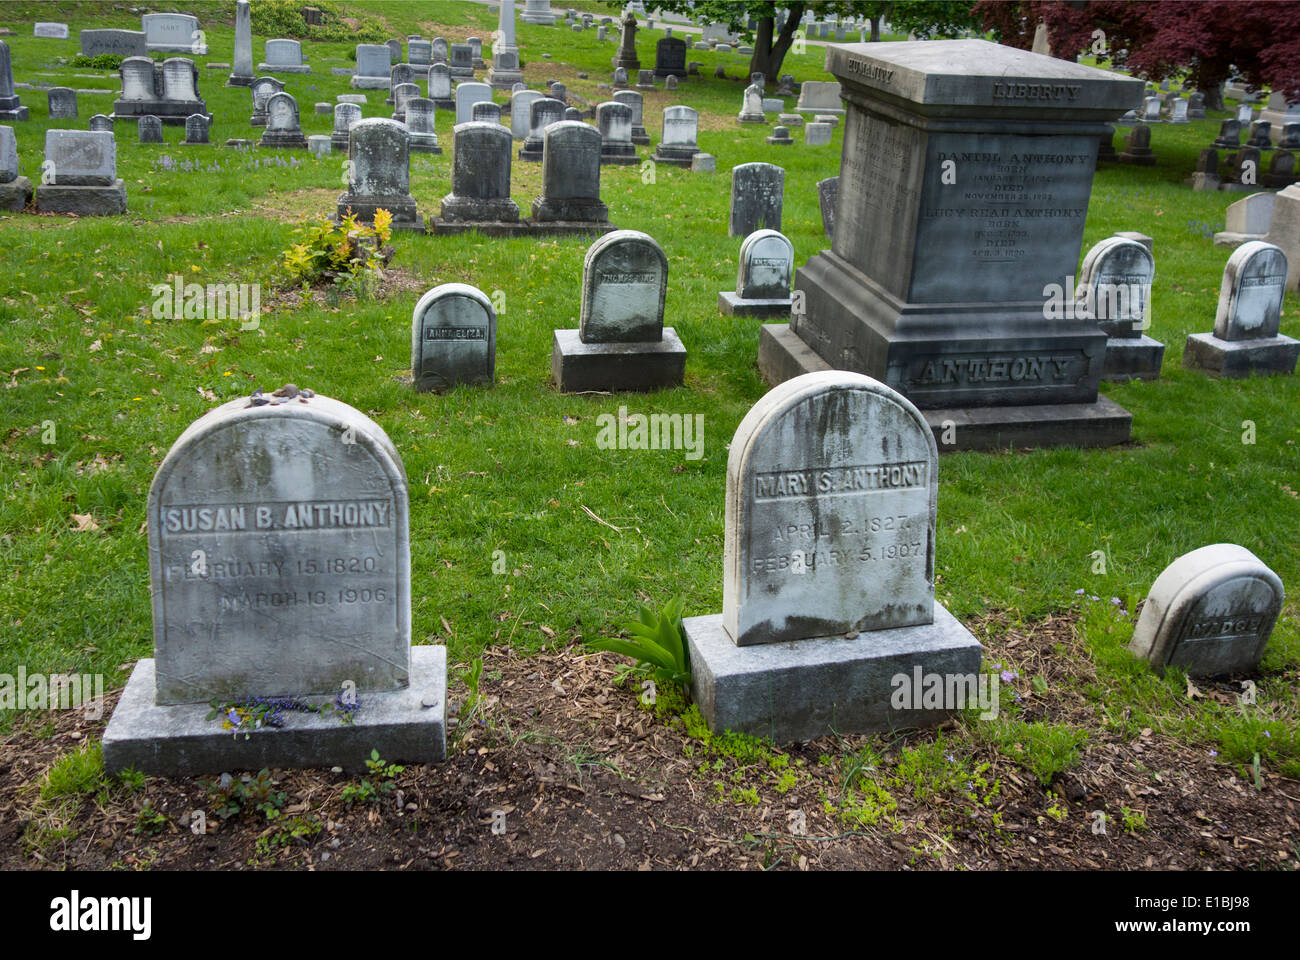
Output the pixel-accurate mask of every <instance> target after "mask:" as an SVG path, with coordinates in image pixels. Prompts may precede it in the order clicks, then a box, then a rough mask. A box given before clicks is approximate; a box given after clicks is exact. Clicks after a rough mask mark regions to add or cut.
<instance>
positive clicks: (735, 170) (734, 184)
mask: <svg viewBox="0 0 1300 960" xmlns="http://www.w3.org/2000/svg"><path fill="white" fill-rule="evenodd" d="M784 198H785V170H783V169H782V168H781V167H778V166H776V165H775V164H771V163H742V164H740V165H739V166H735V167H732V168H731V216H730V227H729V230H728V234H729V235H730V236H733V237H747V236H749V235H750V234H751V233H753V232H754V231H755V230H759V229H762V228H767V229H769V230H780V229H781V204H782V201H783V200H784Z"/></svg>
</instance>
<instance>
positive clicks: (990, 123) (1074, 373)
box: [759, 40, 1142, 450]
mask: <svg viewBox="0 0 1300 960" xmlns="http://www.w3.org/2000/svg"><path fill="white" fill-rule="evenodd" d="M826 65H827V69H828V72H829V73H831V74H832V75H833V76H835V77H836V78H837V79H838V80H839V81H840V83H841V84H842V85H843V87H842V89H843V92H844V93H845V95H846V100H847V102H848V104H849V108H848V113H847V116H846V118H845V131H844V144H843V148H842V151H841V159H840V168H841V169H840V199H839V203H838V204H837V206H836V222H835V228H834V234H833V238H832V245H831V247H832V248H831V249H830V250H826V251H822V252H820V253H818V254H816V255H814V256H813V257H812V258H811V259H810V260H809V261H808V262H807V263H806V264H805V265H804V266H803V267H801V268H799V270H797V271H796V278H795V283H794V288H795V289H796V290H798V291H800V293H801V294H802V297H801V299H802V309H801V310H798V311H793V312H792V314H791V323H790V324H789V325H788V326H786V325H781V324H765V325H764V326H763V328H762V330H761V331H760V344H759V367H760V370H761V371H762V373H763V375H764V376H765V377H766V378H767V379H768V382H774V383H779V382H781V381H783V380H786V379H789V378H791V377H793V376H797V375H799V374H800V373H806V372H810V371H813V370H818V369H826V368H836V369H850V370H855V371H857V372H862V373H866V374H867V375H869V376H873V377H875V378H876V379H878V380H880V381H882V382H883V383H886V384H888V385H889V386H890V387H891V388H893V389H896V390H898V391H899V392H900V393H902V394H903V395H904V396H906V397H908V399H909V400H911V401H912V402H913V403H914V404H915V405H916V406H917V407H919V408H920V409H922V410H925V411H926V417H927V419H929V420H930V422H931V424H932V426H933V428H934V429H935V431H936V434H937V435H943V436H944V437H945V442H944V446H943V449H945V450H954V449H987V448H989V447H993V448H1006V447H1007V446H1008V445H1015V446H1040V445H1051V444H1069V445H1076V446H1105V445H1109V444H1112V443H1121V442H1124V441H1125V440H1127V439H1128V437H1129V433H1130V429H1131V424H1132V417H1131V415H1130V414H1129V413H1128V412H1127V411H1125V410H1123V409H1122V408H1121V407H1119V406H1118V404H1115V403H1114V402H1113V401H1111V400H1109V399H1108V398H1106V397H1104V396H1099V395H1098V391H1097V386H1098V383H1099V381H1100V377H1101V372H1102V367H1103V362H1104V356H1105V342H1106V337H1105V334H1104V333H1103V332H1102V331H1101V329H1100V328H1099V327H1098V326H1097V325H1096V323H1095V322H1094V321H1092V320H1091V319H1090V318H1087V317H1083V316H1080V315H1078V314H1077V313H1075V312H1074V311H1073V299H1074V294H1073V287H1074V284H1073V281H1072V280H1071V279H1070V276H1071V275H1072V274H1074V272H1075V270H1076V267H1077V264H1078V262H1079V254H1080V248H1081V245H1082V236H1083V234H1082V227H1083V222H1084V217H1085V214H1086V211H1087V207H1088V198H1089V195H1090V192H1091V187H1092V177H1093V173H1094V166H1095V163H1096V156H1097V149H1098V136H1097V127H1098V126H1099V125H1100V124H1101V123H1102V122H1105V121H1108V120H1110V119H1112V118H1114V117H1116V116H1118V115H1120V114H1122V113H1123V112H1124V111H1125V110H1127V109H1129V107H1130V106H1131V104H1132V103H1133V101H1134V99H1135V98H1136V95H1137V94H1138V93H1140V91H1141V86H1142V84H1141V81H1139V80H1132V79H1128V78H1120V77H1117V76H1116V75H1114V74H1111V73H1107V72H1105V71H1100V70H1096V69H1094V68H1090V67H1086V66H1083V65H1080V64H1075V63H1068V62H1066V61H1063V60H1060V59H1057V58H1055V57H1047V56H1043V55H1037V54H1033V53H1031V52H1026V51H1023V50H1015V49H1012V48H1008V47H1004V46H1000V45H997V44H993V43H989V42H987V41H983V40H933V41H916V42H891V43H879V44H867V45H846V46H834V45H833V46H831V47H828V48H827V52H826ZM1062 85H1069V87H1070V88H1071V89H1072V90H1074V92H1075V96H1074V98H1073V99H1070V100H1052V101H1051V102H1045V101H1044V100H1043V99H1042V97H1041V95H1040V94H1041V92H1042V91H1043V90H1047V89H1054V88H1058V87H1061V86H1062ZM807 92H808V85H807V84H805V86H804V93H805V96H806V95H807ZM938 118H942V120H939V119H938ZM977 143H978V148H977V147H976V144H977ZM1049 150H1050V153H1049V152H1047V151H1049ZM957 153H960V154H961V155H962V157H963V158H964V159H963V160H962V162H961V164H960V166H961V169H962V170H964V171H965V172H964V174H963V176H965V177H975V178H978V179H976V180H974V181H967V182H978V183H985V182H987V183H989V184H990V185H991V184H998V185H999V190H1000V191H1004V192H1005V193H1007V194H1011V193H1015V194H1017V195H1018V194H1020V193H1023V192H1032V193H1034V194H1036V195H1038V196H1040V197H1041V198H1042V199H1041V201H1040V203H1041V204H1042V206H1041V207H1039V208H1035V209H1041V210H1042V212H1043V214H1044V215H1043V216H1034V217H1013V218H1008V219H1003V220H1000V221H999V224H998V227H997V230H996V231H993V232H991V233H990V231H989V228H987V226H986V224H987V223H988V222H989V220H990V218H995V219H996V217H997V213H998V212H999V211H1003V205H1001V204H996V203H993V202H992V199H991V197H990V195H988V194H985V193H983V192H977V193H975V192H973V193H969V194H965V193H960V192H959V193H957V194H954V193H953V192H952V188H951V186H950V185H948V184H947V183H946V182H945V181H946V180H949V179H950V173H951V171H950V168H949V167H948V166H947V165H946V164H942V163H939V162H922V160H921V158H926V157H930V158H937V157H938V156H939V154H943V155H944V156H945V157H947V156H953V155H956V154H957ZM976 153H977V154H978V158H977V159H973V160H972V159H971V158H972V157H974V156H975V155H976ZM884 157H890V158H892V159H889V160H888V161H884V160H882V159H881V158H884ZM909 157H911V158H914V160H912V161H909V160H908V159H907V158H909ZM1012 157H1015V158H1017V159H1018V160H1025V159H1029V160H1030V162H1028V163H1025V164H1023V165H1022V166H1019V167H1016V168H1015V169H1014V170H1013V169H1009V168H1008V167H1007V161H1008V160H1009V159H1010V158H1012ZM1049 157H1050V158H1051V159H1048V158H1049ZM1033 158H1037V159H1033ZM945 171H948V174H946V173H945ZM1031 185H1032V189H1031ZM1049 211H1050V215H1048V213H1049ZM882 218H883V220H884V221H885V222H891V223H907V224H909V226H908V228H907V230H906V231H905V236H904V237H895V238H894V239H893V240H892V241H891V243H889V244H880V243H878V242H876V241H875V239H874V237H875V231H877V230H878V224H879V223H880V222H882ZM958 265H960V268H959V267H958ZM922 317H924V319H921V318H922ZM1045 321H1047V322H1045ZM921 328H924V332H922V331H921ZM1067 356H1068V357H1069V359H1068V360H1066V359H1065V358H1066V357H1067ZM1053 358H1056V361H1057V362H1053ZM976 408H978V410H976ZM973 410H974V411H976V412H973V413H972V412H971V411H973ZM945 422H946V423H948V424H949V425H950V426H951V427H952V428H953V429H948V430H945V428H944V426H943V424H944V423H945ZM948 441H951V443H949V442H948Z"/></svg>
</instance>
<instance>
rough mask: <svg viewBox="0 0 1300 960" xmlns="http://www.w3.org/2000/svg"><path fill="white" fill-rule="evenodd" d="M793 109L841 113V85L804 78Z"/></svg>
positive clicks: (809, 111)
mask: <svg viewBox="0 0 1300 960" xmlns="http://www.w3.org/2000/svg"><path fill="white" fill-rule="evenodd" d="M794 109H795V112H796V113H843V112H844V103H843V87H842V86H841V85H840V84H839V83H838V82H823V81H818V80H805V81H804V83H803V86H802V87H801V88H800V90H799V101H798V102H797V103H796V104H795V107H794Z"/></svg>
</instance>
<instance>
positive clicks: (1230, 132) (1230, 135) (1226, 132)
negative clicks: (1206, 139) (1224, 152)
mask: <svg viewBox="0 0 1300 960" xmlns="http://www.w3.org/2000/svg"><path fill="white" fill-rule="evenodd" d="M1210 145H1211V146H1213V147H1219V148H1220V149H1224V148H1226V149H1229V150H1236V149H1237V148H1238V147H1239V146H1241V123H1240V122H1239V121H1237V120H1224V121H1223V122H1222V123H1221V124H1219V136H1218V138H1217V139H1215V141H1214V142H1213V143H1212V144H1210Z"/></svg>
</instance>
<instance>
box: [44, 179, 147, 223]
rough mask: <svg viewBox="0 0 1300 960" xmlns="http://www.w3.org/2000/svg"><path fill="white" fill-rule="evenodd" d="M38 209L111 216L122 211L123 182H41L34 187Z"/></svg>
mask: <svg viewBox="0 0 1300 960" xmlns="http://www.w3.org/2000/svg"><path fill="white" fill-rule="evenodd" d="M36 209H37V210H39V211H40V212H41V213H75V214H76V215H77V216H79V217H112V216H117V215H118V214H122V213H126V183H125V182H123V181H122V180H120V179H119V180H118V181H117V182H116V183H114V184H113V185H112V186H88V187H81V186H68V185H65V184H58V183H43V184H40V185H38V186H37V187H36Z"/></svg>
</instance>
